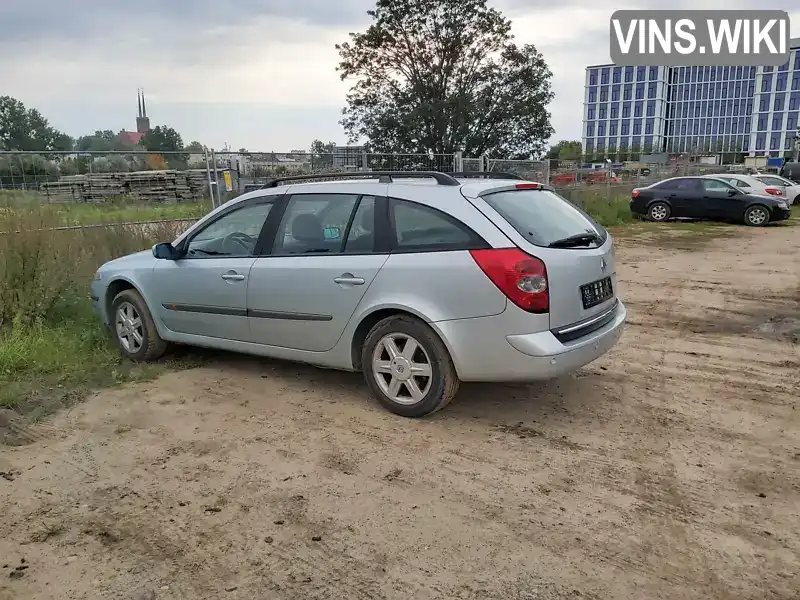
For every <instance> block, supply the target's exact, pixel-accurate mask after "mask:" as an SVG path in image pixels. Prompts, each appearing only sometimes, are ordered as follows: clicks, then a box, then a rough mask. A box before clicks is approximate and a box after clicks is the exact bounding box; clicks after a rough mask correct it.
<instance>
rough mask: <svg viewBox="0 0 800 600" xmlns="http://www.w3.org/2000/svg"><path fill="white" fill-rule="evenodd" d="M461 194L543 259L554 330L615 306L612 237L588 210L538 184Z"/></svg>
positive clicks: (529, 250) (512, 237) (519, 246)
mask: <svg viewBox="0 0 800 600" xmlns="http://www.w3.org/2000/svg"><path fill="white" fill-rule="evenodd" d="M462 192H464V196H465V197H466V198H467V199H468V200H469V201H470V202H471V203H472V204H473V205H474V206H475V207H476V208H477V209H478V210H480V211H481V212H482V213H483V214H484V215H485V216H486V217H487V218H488V219H489V220H490V221H492V223H494V224H495V225H496V226H497V227H498V228H499V229H500V230H501V231H503V233H505V235H506V236H507V237H508V238H509V239H510V240H511V241H512V242H513V243H514V244H515V245H516V246H517V247H518V248H520V249H521V250H523V251H524V252H526V253H527V254H530V255H531V256H534V257H536V258H538V259H539V260H541V261H542V262H544V264H545V266H546V268H547V280H548V289H549V295H550V300H549V315H550V328H551V329H562V328H565V327H569V326H572V325H575V324H579V323H581V322H582V321H587V320H591V319H592V318H593V317H596V316H597V315H600V314H602V313H604V312H608V311H609V309H611V308H613V306H614V305H615V303H616V301H617V300H616V297H617V278H616V263H615V256H614V245H613V240H612V238H611V236H610V235H608V233H607V232H606V231H605V229H604V228H603V227H602V226H601V225H599V224H598V223H597V222H595V221H594V219H592V218H591V217H590V216H589V215H588V214H586V213H585V212H583V211H582V210H580V209H579V208H577V207H576V206H574V205H573V204H571V203H570V202H568V201H567V200H566V199H564V198H562V197H561V196H559V195H558V194H556V193H555V192H554V191H553V190H552V189H550V188H548V187H547V186H541V185H539V184H512V185H507V184H502V185H499V186H496V187H493V188H491V187H490V188H486V187H484V188H483V189H475V190H474V191H473V190H462ZM470 192H473V193H471V194H470Z"/></svg>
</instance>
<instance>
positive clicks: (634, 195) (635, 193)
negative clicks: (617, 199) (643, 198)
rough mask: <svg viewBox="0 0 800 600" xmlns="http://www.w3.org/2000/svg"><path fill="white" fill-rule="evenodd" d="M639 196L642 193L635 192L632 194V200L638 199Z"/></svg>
mask: <svg viewBox="0 0 800 600" xmlns="http://www.w3.org/2000/svg"><path fill="white" fill-rule="evenodd" d="M639 194H641V192H640V191H639V190H633V191H632V192H631V198H638V197H639Z"/></svg>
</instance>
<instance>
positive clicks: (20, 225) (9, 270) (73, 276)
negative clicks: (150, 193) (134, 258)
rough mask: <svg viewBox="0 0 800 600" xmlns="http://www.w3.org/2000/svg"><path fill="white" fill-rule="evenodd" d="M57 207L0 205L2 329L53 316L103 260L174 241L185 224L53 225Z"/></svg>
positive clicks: (84, 287)
mask: <svg viewBox="0 0 800 600" xmlns="http://www.w3.org/2000/svg"><path fill="white" fill-rule="evenodd" d="M61 224H62V215H61V212H60V211H59V210H58V207H55V206H52V205H42V204H38V203H31V204H29V205H28V206H26V207H24V208H20V207H19V206H8V205H6V206H0V329H8V328H10V327H23V328H24V327H30V326H33V325H34V324H36V323H43V322H44V323H47V322H51V321H52V318H53V316H54V314H55V313H56V311H57V309H58V308H59V305H60V304H62V303H63V302H64V301H72V300H74V299H75V298H77V297H81V296H86V294H87V293H88V286H89V284H90V282H91V279H92V275H93V274H94V272H95V270H96V269H97V268H98V267H99V266H100V265H101V264H103V263H104V262H106V261H108V260H111V259H113V258H117V257H119V256H123V255H125V254H129V253H131V252H136V251H138V250H144V249H146V248H148V247H151V246H152V245H153V244H154V243H156V242H158V241H165V240H166V241H170V240H172V239H174V238H175V237H176V235H177V234H178V233H179V231H181V230H182V229H183V228H185V227H186V226H187V225H186V224H171V223H158V224H153V225H147V226H142V225H117V226H113V227H93V228H87V229H72V230H58V231H56V230H54V229H55V228H56V227H59V226H60V225H61Z"/></svg>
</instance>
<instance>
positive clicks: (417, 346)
mask: <svg viewBox="0 0 800 600" xmlns="http://www.w3.org/2000/svg"><path fill="white" fill-rule="evenodd" d="M315 177H316V178H317V179H324V178H327V179H332V180H330V181H324V182H316V183H309V182H307V181H304V179H307V178H303V177H299V178H284V179H282V180H275V181H273V182H270V183H269V184H267V186H266V187H264V188H263V189H260V190H256V191H253V192H250V193H247V194H244V195H243V196H240V197H239V198H237V199H235V200H232V201H230V202H228V203H226V204H224V205H223V206H221V207H219V208H217V209H216V210H214V211H213V212H211V213H210V214H208V215H207V216H206V217H204V218H203V219H201V220H200V221H198V222H197V223H196V224H194V225H193V226H192V227H190V228H189V229H188V230H187V231H186V232H185V233H184V234H182V235H181V236H180V237H178V239H176V240H175V241H173V242H171V243H162V244H158V245H156V246H155V247H154V248H153V249H152V251H146V252H140V253H137V254H132V255H130V256H125V257H123V258H119V259H117V260H113V261H111V262H109V263H106V264H105V265H103V266H102V267H101V268H100V269H99V270H98V271H97V274H96V276H95V279H94V282H93V283H92V297H93V299H94V302H95V305H96V309H97V311H98V312H99V313H100V315H101V316H102V318H103V320H104V321H105V323H106V324H107V325H109V326H110V327H111V329H112V330H113V332H114V334H115V336H116V340H117V342H118V343H119V346H120V348H121V351H122V354H123V355H124V356H126V357H128V358H130V359H133V360H152V359H156V358H158V357H159V356H160V355H161V354H162V353H163V352H164V351H165V349H166V347H167V343H168V342H175V343H181V344H192V345H197V346H206V347H212V348H221V349H225V350H233V351H238V352H245V353H250V354H257V355H262V356H269V357H275V358H280V359H289V360H295V361H301V362H306V363H311V364H314V365H318V366H321V367H329V368H335V369H344V370H349V371H363V373H364V376H365V378H366V381H367V384H368V385H369V386H370V388H371V389H372V392H373V393H374V395H375V396H376V398H377V399H378V401H379V402H380V403H381V404H383V405H384V406H385V407H386V408H388V409H389V410H391V411H393V412H395V413H397V414H400V415H404V416H408V417H419V416H423V415H426V414H429V413H432V412H434V411H436V410H439V409H440V408H442V407H444V406H445V405H447V403H448V402H450V400H451V399H452V398H453V396H454V395H455V393H456V390H457V389H458V384H459V381H530V380H540V379H549V378H553V377H557V376H559V375H562V374H564V373H567V372H570V371H574V370H575V369H578V368H580V367H582V366H583V365H585V364H587V363H589V362H591V361H593V360H595V359H597V358H598V357H600V356H602V355H603V354H604V353H606V352H607V351H608V350H609V349H610V348H611V347H612V346H613V345H614V344H615V343H616V342H617V340H618V339H619V337H620V335H621V333H622V330H623V325H624V322H625V318H626V309H625V306H624V305H623V303H622V302H621V301H620V299H619V298H618V296H617V279H616V269H615V263H614V246H613V240H612V238H611V236H610V235H609V234H608V233H607V232H606V231H605V229H603V227H601V226H600V225H599V224H597V223H596V222H595V221H594V220H593V219H592V218H591V217H589V216H588V215H587V214H585V213H584V212H583V211H581V210H579V209H578V208H576V207H575V206H573V205H572V204H570V203H569V202H567V201H566V200H565V199H563V198H562V197H561V196H559V195H558V194H556V193H555V192H553V191H552V189H550V188H548V187H546V186H544V185H540V184H538V183H533V182H526V181H521V180H513V179H510V178H506V179H467V178H463V177H460V178H455V177H453V176H451V175H445V174H442V173H432V172H430V173H429V172H425V173H411V174H409V173H397V172H394V173H389V172H387V173H364V174H359V175H355V176H354V175H350V176H342V175H341V174H340V175H338V178H339V179H341V180H338V181H337V180H335V179H337V176H333V175H331V176H325V177H321V176H319V175H316V176H315ZM344 177H349V178H346V179H345V178H344Z"/></svg>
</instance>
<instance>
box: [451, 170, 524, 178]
mask: <svg viewBox="0 0 800 600" xmlns="http://www.w3.org/2000/svg"><path fill="white" fill-rule="evenodd" d="M450 175H452V176H453V177H461V178H462V179H520V180H521V179H522V177H520V176H519V175H517V174H516V173H495V172H492V171H460V172H458V173H450Z"/></svg>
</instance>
